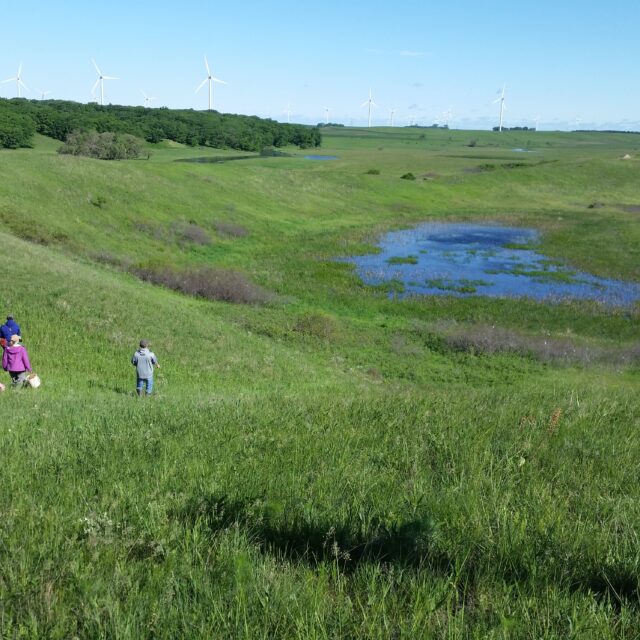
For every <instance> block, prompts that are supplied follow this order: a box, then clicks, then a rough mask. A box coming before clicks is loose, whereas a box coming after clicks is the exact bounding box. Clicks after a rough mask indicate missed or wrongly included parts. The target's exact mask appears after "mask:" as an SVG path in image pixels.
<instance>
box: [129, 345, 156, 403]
mask: <svg viewBox="0 0 640 640" xmlns="http://www.w3.org/2000/svg"><path fill="white" fill-rule="evenodd" d="M131 364H132V365H134V366H135V368H136V392H137V394H138V395H139V396H140V397H142V396H144V395H145V393H146V395H148V396H150V395H151V392H152V391H153V368H154V367H156V368H157V369H159V368H160V365H159V364H158V359H157V358H156V354H155V353H153V351H150V350H149V342H148V341H147V340H140V348H139V349H138V350H137V351H136V352H135V353H134V354H133V357H132V358H131Z"/></svg>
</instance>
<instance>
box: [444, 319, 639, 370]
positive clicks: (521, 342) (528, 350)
mask: <svg viewBox="0 0 640 640" xmlns="http://www.w3.org/2000/svg"><path fill="white" fill-rule="evenodd" d="M435 329H436V333H437V334H440V336H441V339H442V340H443V341H444V343H445V344H446V345H447V347H448V348H450V349H453V350H454V351H464V352H467V353H476V354H482V353H486V354H494V353H516V354H520V355H524V356H531V357H533V358H535V359H536V360H541V361H542V362H560V363H567V364H580V365H589V364H595V363H602V364H610V365H628V364H631V363H633V362H637V361H638V360H640V344H634V345H631V346H629V347H627V348H618V347H611V348H605V347H600V346H591V345H581V344H576V342H574V341H573V340H570V339H568V338H552V337H546V336H527V335H523V334H520V333H518V332H516V331H512V330H510V329H505V328H503V327H496V326H483V325H474V326H467V327H455V328H444V329H439V328H438V327H435Z"/></svg>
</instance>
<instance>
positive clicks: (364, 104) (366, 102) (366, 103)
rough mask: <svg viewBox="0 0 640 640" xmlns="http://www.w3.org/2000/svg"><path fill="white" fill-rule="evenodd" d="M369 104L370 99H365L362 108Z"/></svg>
mask: <svg viewBox="0 0 640 640" xmlns="http://www.w3.org/2000/svg"><path fill="white" fill-rule="evenodd" d="M368 104H369V101H368V100H365V101H364V102H363V103H362V104H361V105H360V108H361V109H362V107H366V106H367V105H368Z"/></svg>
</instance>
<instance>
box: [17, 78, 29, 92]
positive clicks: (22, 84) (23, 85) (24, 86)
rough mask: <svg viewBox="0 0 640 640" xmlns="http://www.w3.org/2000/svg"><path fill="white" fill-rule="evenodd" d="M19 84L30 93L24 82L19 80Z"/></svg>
mask: <svg viewBox="0 0 640 640" xmlns="http://www.w3.org/2000/svg"><path fill="white" fill-rule="evenodd" d="M18 82H19V84H20V86H21V87H22V88H23V89H26V90H27V91H29V87H27V85H26V84H25V83H24V82H22V80H18Z"/></svg>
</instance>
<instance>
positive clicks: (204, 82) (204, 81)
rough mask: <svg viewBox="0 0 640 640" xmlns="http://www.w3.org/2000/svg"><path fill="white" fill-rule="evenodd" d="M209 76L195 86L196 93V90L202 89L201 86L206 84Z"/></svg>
mask: <svg viewBox="0 0 640 640" xmlns="http://www.w3.org/2000/svg"><path fill="white" fill-rule="evenodd" d="M208 80H209V78H205V79H204V80H203V81H202V82H201V83H200V84H199V85H198V86H197V87H196V91H195V92H196V93H198V91H200V89H202V87H204V85H205V84H207V82H208Z"/></svg>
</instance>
